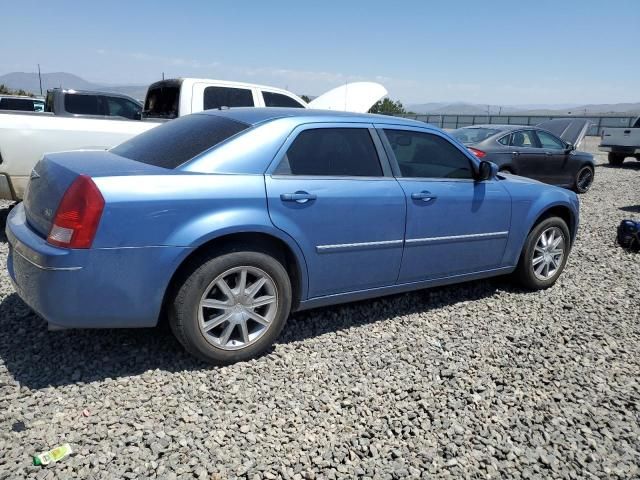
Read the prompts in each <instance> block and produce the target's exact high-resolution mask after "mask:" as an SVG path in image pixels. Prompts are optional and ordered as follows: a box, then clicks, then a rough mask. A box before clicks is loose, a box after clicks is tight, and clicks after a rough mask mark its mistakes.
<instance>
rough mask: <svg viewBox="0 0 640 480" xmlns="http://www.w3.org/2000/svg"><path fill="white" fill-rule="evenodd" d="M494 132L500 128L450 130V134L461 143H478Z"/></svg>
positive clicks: (498, 131) (497, 131)
mask: <svg viewBox="0 0 640 480" xmlns="http://www.w3.org/2000/svg"><path fill="white" fill-rule="evenodd" d="M496 133H500V130H497V129H495V128H459V129H458V130H454V131H453V132H451V135H453V136H454V137H455V138H456V139H458V140H460V141H461V142H462V143H478V142H482V141H484V140H486V139H487V138H489V137H490V136H492V135H495V134H496Z"/></svg>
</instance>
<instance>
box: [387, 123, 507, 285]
mask: <svg viewBox="0 0 640 480" xmlns="http://www.w3.org/2000/svg"><path fill="white" fill-rule="evenodd" d="M379 131H380V132H381V134H382V135H385V136H386V139H387V141H388V144H387V145H388V148H389V149H390V150H391V151H392V152H393V157H394V158H395V166H394V168H396V169H397V170H396V172H395V173H396V175H397V176H398V181H399V182H400V185H401V186H402V188H403V190H404V192H405V195H406V201H407V226H406V234H405V251H404V255H403V258H402V267H401V270H400V275H399V278H398V283H409V282H417V281H424V280H433V279H438V278H445V277H451V276H456V275H464V274H469V273H475V272H481V271H486V270H493V269H496V268H500V267H501V266H503V263H502V259H503V256H504V250H505V246H506V242H507V238H508V236H509V229H510V225H511V197H510V195H509V194H508V193H507V191H506V190H505V188H504V187H503V186H502V185H501V184H500V181H499V180H497V179H491V180H486V181H482V182H478V181H476V180H475V179H474V165H473V162H472V160H471V159H470V158H469V155H470V154H468V153H467V152H463V151H462V150H461V149H460V148H458V146H456V145H454V144H453V143H452V142H451V141H450V140H449V139H447V138H446V137H444V136H443V135H440V134H439V133H436V132H433V131H423V130H420V129H417V128H416V129H406V128H402V129H400V128H399V127H398V126H388V127H385V126H382V130H379Z"/></svg>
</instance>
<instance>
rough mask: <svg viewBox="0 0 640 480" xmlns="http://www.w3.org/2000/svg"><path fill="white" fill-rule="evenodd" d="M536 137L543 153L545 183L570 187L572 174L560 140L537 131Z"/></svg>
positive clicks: (566, 154)
mask: <svg viewBox="0 0 640 480" xmlns="http://www.w3.org/2000/svg"><path fill="white" fill-rule="evenodd" d="M536 135H537V136H538V140H539V142H540V146H541V148H542V149H543V150H544V152H545V162H544V163H545V165H544V173H545V180H544V181H545V182H547V183H551V184H553V185H570V184H571V183H572V182H573V172H571V171H570V169H569V154H568V153H567V152H566V151H565V144H564V142H563V141H562V140H560V139H559V138H557V137H555V136H554V135H551V134H550V133H548V132H545V131H542V130H537V131H536Z"/></svg>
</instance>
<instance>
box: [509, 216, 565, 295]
mask: <svg viewBox="0 0 640 480" xmlns="http://www.w3.org/2000/svg"><path fill="white" fill-rule="evenodd" d="M570 238H571V237H570V235H569V229H568V227H567V224H566V223H565V222H564V220H562V219H561V218H559V217H549V218H547V219H545V220H543V221H542V222H540V223H539V224H537V225H536V226H535V227H534V228H533V229H532V230H531V232H529V235H528V236H527V240H526V242H525V245H524V249H523V250H522V254H521V256H520V261H519V262H518V266H517V268H516V271H515V274H516V277H517V279H518V280H519V281H520V283H521V284H522V285H523V286H524V287H526V288H530V289H532V290H541V289H544V288H549V287H550V286H552V285H553V284H554V283H555V282H556V280H557V279H558V277H559V276H560V274H561V273H562V270H563V269H564V266H565V265H566V263H567V257H568V255H569V249H570V242H571V240H570Z"/></svg>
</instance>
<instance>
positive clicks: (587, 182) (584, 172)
mask: <svg viewBox="0 0 640 480" xmlns="http://www.w3.org/2000/svg"><path fill="white" fill-rule="evenodd" d="M594 175H595V172H594V170H593V167H592V166H591V165H585V166H583V167H582V168H581V169H580V170H578V173H576V178H575V181H574V185H573V190H574V191H575V192H576V193H586V192H587V191H589V189H590V188H591V184H592V183H593V178H594Z"/></svg>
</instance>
